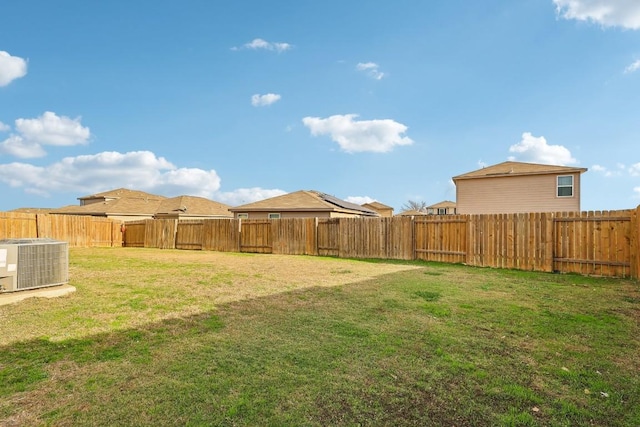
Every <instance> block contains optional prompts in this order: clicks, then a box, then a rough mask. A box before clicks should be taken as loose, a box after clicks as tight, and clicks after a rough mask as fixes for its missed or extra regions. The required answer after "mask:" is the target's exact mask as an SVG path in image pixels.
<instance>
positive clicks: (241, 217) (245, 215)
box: [236, 213, 249, 219]
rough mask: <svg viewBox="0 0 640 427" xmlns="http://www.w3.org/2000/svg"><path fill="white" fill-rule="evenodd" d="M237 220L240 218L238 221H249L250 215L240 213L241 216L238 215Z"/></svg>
mask: <svg viewBox="0 0 640 427" xmlns="http://www.w3.org/2000/svg"><path fill="white" fill-rule="evenodd" d="M236 218H238V219H249V214H248V213H239V214H237V216H236Z"/></svg>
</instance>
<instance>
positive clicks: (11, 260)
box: [0, 239, 69, 293]
mask: <svg viewBox="0 0 640 427" xmlns="http://www.w3.org/2000/svg"><path fill="white" fill-rule="evenodd" d="M68 282H69V244H68V243H67V242H61V241H58V240H53V239H4V240H0V293H2V292H14V291H22V290H27V289H35V288H42V287H45V286H56V285H62V284H65V283H68Z"/></svg>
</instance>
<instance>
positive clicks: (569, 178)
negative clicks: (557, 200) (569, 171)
mask: <svg viewBox="0 0 640 427" xmlns="http://www.w3.org/2000/svg"><path fill="white" fill-rule="evenodd" d="M558 197H573V175H565V176H559V177H558Z"/></svg>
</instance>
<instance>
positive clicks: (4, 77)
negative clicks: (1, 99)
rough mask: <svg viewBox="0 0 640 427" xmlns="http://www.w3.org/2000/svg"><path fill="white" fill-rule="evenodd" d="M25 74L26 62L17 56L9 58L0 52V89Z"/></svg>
mask: <svg viewBox="0 0 640 427" xmlns="http://www.w3.org/2000/svg"><path fill="white" fill-rule="evenodd" d="M26 74H27V61H25V60H24V59H22V58H20V57H19V56H11V55H9V53H8V52H5V51H4V50H0V87H2V86H6V85H8V84H9V83H11V82H12V81H14V80H15V79H19V78H20V77H24V76H25V75H26Z"/></svg>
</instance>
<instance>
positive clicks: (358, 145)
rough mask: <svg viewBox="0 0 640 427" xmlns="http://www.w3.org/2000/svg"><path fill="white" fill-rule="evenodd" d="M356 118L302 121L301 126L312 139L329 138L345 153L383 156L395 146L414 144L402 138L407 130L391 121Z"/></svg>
mask: <svg viewBox="0 0 640 427" xmlns="http://www.w3.org/2000/svg"><path fill="white" fill-rule="evenodd" d="M356 117H358V115H357V114H345V115H335V116H331V117H328V118H326V119H321V118H320V117H305V118H303V119H302V123H304V125H305V126H306V127H308V128H309V129H310V130H311V135H313V136H317V135H331V139H332V140H333V141H335V142H337V143H338V145H340V148H341V149H342V150H343V151H346V152H347V153H356V152H364V151H372V152H377V153H386V152H388V151H391V150H392V149H393V148H394V147H395V146H397V145H410V144H413V141H412V140H411V139H410V138H408V137H406V136H404V137H403V136H401V135H402V134H403V133H405V132H406V131H407V126H405V125H403V124H402V123H398V122H396V121H394V120H390V119H383V120H360V121H357V120H354V119H355V118H356Z"/></svg>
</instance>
